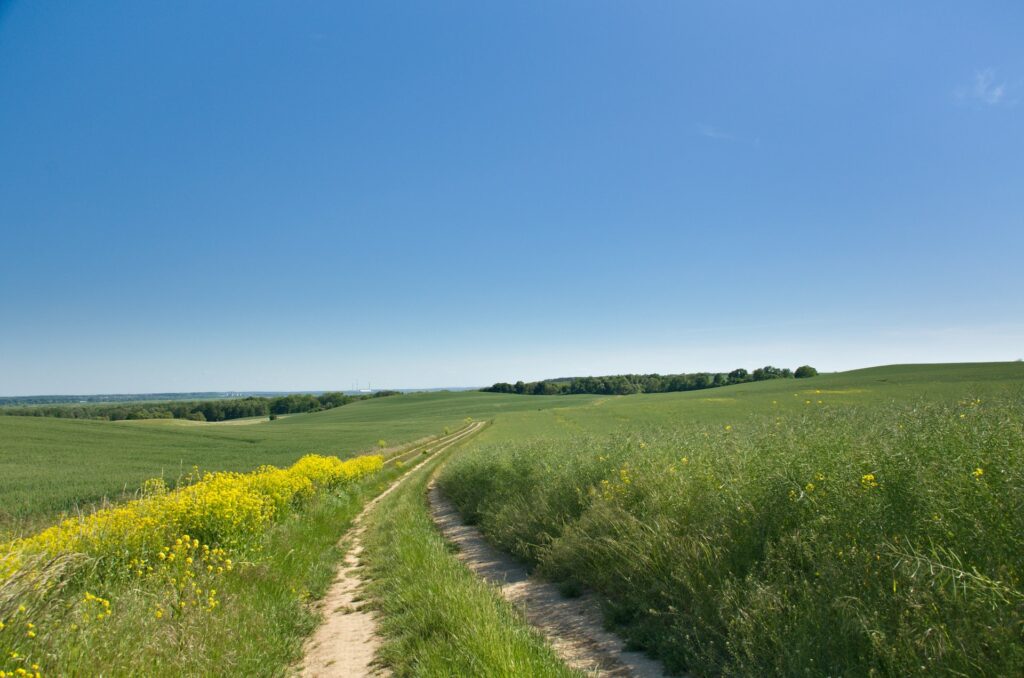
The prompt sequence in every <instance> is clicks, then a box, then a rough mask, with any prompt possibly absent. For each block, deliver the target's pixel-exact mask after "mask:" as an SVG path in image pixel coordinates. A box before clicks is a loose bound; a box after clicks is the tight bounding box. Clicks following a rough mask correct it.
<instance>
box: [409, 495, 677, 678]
mask: <svg viewBox="0 0 1024 678" xmlns="http://www.w3.org/2000/svg"><path fill="white" fill-rule="evenodd" d="M428 497H429V501H430V512H431V516H432V517H433V519H434V523H435V524H436V525H437V526H438V528H439V529H440V530H441V533H442V534H443V535H444V536H445V538H446V539H447V540H448V541H450V542H452V543H454V544H456V545H457V546H458V548H459V552H458V558H459V560H461V561H462V562H463V563H464V564H465V565H466V566H467V567H469V569H470V570H472V571H473V572H474V573H476V574H477V575H478V576H480V577H482V578H483V579H484V580H486V581H487V582H489V583H491V584H493V585H495V586H496V587H498V589H499V590H500V592H501V595H502V596H503V597H504V598H505V599H506V600H508V601H509V602H510V603H512V604H513V605H514V606H515V607H516V608H518V609H519V610H520V611H521V612H522V613H523V615H524V616H525V617H526V620H527V621H528V622H529V623H530V624H531V625H532V626H534V627H536V628H537V629H538V630H540V631H541V633H543V634H544V636H545V637H546V638H547V639H548V641H549V642H550V643H551V646H552V648H554V650H555V652H556V653H557V654H558V656H559V657H560V658H561V659H562V661H564V662H565V663H566V665H567V666H569V667H570V668H573V669H577V670H580V671H583V672H585V673H588V674H591V675H599V676H616V677H619V676H635V677H636V678H654V677H656V676H663V675H665V673H664V669H663V667H662V666H661V663H660V662H657V661H655V660H653V659H650V658H649V657H647V656H646V655H644V654H643V653H640V652H628V651H625V650H623V648H622V646H623V641H622V639H621V638H619V637H618V636H616V635H615V634H614V633H612V632H610V631H607V630H605V628H604V623H603V620H602V615H601V609H600V606H599V605H598V602H597V599H596V598H595V597H594V596H593V594H586V595H583V596H581V597H578V598H566V597H564V596H562V594H561V593H560V592H559V590H558V587H556V586H555V585H554V584H552V583H550V582H547V581H544V580H542V579H539V578H537V577H531V576H530V574H529V572H528V571H527V569H526V567H524V566H523V565H522V564H521V563H519V562H517V561H516V560H515V559H514V558H513V557H512V556H510V555H509V554H507V553H503V552H501V551H499V550H497V549H495V548H494V547H493V546H491V545H490V544H489V543H487V540H486V539H484V536H483V533H481V532H480V530H478V529H477V528H475V527H473V526H472V525H466V524H464V523H463V521H462V516H461V515H460V514H459V512H458V509H456V508H455V505H454V504H452V503H451V502H450V501H449V500H448V499H447V498H446V497H445V496H444V494H443V493H442V492H441V489H440V488H439V487H438V486H437V483H436V482H435V481H434V480H432V481H431V483H430V487H429V490H428Z"/></svg>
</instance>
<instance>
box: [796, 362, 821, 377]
mask: <svg viewBox="0 0 1024 678" xmlns="http://www.w3.org/2000/svg"><path fill="white" fill-rule="evenodd" d="M793 376H794V377H796V378H797V379H806V378H807V377H816V376H818V370H816V369H814V368H813V367H811V366H810V365H801V366H800V367H798V368H796V372H794V373H793Z"/></svg>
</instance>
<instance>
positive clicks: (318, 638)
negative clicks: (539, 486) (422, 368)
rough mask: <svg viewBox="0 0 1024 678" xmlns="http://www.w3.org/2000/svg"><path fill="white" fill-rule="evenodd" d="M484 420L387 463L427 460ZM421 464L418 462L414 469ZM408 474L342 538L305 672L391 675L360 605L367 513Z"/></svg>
mask: <svg viewBox="0 0 1024 678" xmlns="http://www.w3.org/2000/svg"><path fill="white" fill-rule="evenodd" d="M484 425H485V424H484V422H474V423H471V424H469V425H467V426H465V427H464V428H461V429H459V430H458V431H456V432H455V433H452V434H450V435H447V436H443V437H441V438H438V439H436V440H433V441H430V442H427V443H425V444H423V445H421V446H417V447H413V448H412V449H410V450H409V451H407V452H402V453H398V454H396V455H395V456H393V457H392V458H391V459H389V460H388V463H391V462H395V461H402V460H408V461H411V460H413V459H421V460H426V459H428V458H430V457H431V456H433V455H435V454H438V453H440V452H443V451H444V450H446V449H448V448H449V447H451V446H452V445H454V444H455V443H457V442H459V441H461V440H463V439H465V438H467V437H469V436H471V435H474V434H475V433H477V432H478V431H479V430H480V429H481V428H483V427H484ZM418 465H419V464H414V465H413V466H412V468H410V469H409V471H412V470H413V468H415V467H416V466H418ZM408 477H409V472H406V473H405V474H403V475H402V476H401V477H400V478H398V479H397V480H396V481H395V482H393V483H392V484H391V485H390V486H389V487H388V488H387V489H386V490H384V491H383V492H381V493H380V494H379V495H377V496H376V497H375V498H374V499H372V500H371V501H370V502H368V503H367V504H366V506H365V507H364V508H363V510H362V511H361V512H360V514H359V515H358V516H357V517H356V518H355V520H354V521H353V523H352V527H351V528H350V529H349V531H348V532H347V533H346V534H345V536H344V537H343V538H342V543H347V546H348V548H347V549H346V555H345V560H344V562H343V563H342V566H341V567H340V568H339V569H338V574H337V576H336V578H335V580H334V583H332V584H331V587H330V589H329V590H328V591H327V595H325V596H324V598H323V599H322V600H321V601H320V603H319V605H318V607H319V608H320V609H321V610H322V611H323V614H324V620H323V623H321V624H320V626H319V627H318V628H317V630H316V632H315V633H314V634H313V636H312V637H311V638H310V639H309V641H308V642H307V643H306V647H305V652H304V659H303V662H302V666H301V668H300V670H299V673H300V675H302V676H310V677H312V676H317V677H325V676H338V677H349V676H351V677H353V678H355V677H358V676H374V675H386V672H385V671H383V670H380V669H377V668H376V667H374V666H373V658H374V654H375V653H376V650H377V647H378V645H379V640H378V636H377V620H376V617H375V615H374V614H373V612H372V611H370V610H366V609H363V608H362V607H361V605H360V600H361V589H362V584H363V578H362V577H361V576H360V572H359V570H360V562H359V556H360V553H361V552H362V543H361V537H362V534H363V530H364V526H363V522H364V518H365V517H366V515H368V514H369V512H370V511H372V510H373V509H374V507H375V506H376V505H377V504H378V503H379V502H380V501H381V500H382V499H383V498H384V497H386V496H387V495H389V494H390V493H391V492H393V491H394V490H395V489H396V488H397V487H398V486H399V485H400V484H401V483H402V482H403V481H404V480H405V479H406V478H408Z"/></svg>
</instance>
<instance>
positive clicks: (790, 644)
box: [440, 395, 1024, 676]
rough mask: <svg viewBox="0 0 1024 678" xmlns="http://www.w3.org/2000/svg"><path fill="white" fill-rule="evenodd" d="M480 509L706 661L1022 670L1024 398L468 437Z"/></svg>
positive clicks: (743, 666)
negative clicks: (584, 432) (608, 431)
mask: <svg viewBox="0 0 1024 678" xmlns="http://www.w3.org/2000/svg"><path fill="white" fill-rule="evenodd" d="M440 482H441V483H442V486H443V488H444V490H445V492H446V493H447V494H448V496H450V497H451V498H452V499H453V500H454V501H455V502H456V504H457V505H459V506H460V508H461V510H462V511H463V512H464V515H466V516H467V517H469V518H471V519H473V520H476V521H478V522H479V524H480V526H481V528H482V529H483V531H484V532H485V533H486V534H487V535H488V537H489V538H490V539H491V540H492V541H493V542H495V543H496V544H497V545H499V546H500V547H502V548H505V549H506V550H509V551H511V552H513V553H515V554H517V555H519V556H521V557H523V558H526V559H528V560H530V561H532V562H534V563H536V564H537V565H538V566H539V567H540V569H541V571H542V572H544V573H545V574H546V575H548V576H550V577H551V578H552V579H554V580H556V581H562V582H566V583H567V584H569V585H571V586H573V587H575V586H579V585H583V586H587V587H590V588H592V589H595V590H596V591H598V592H599V593H600V594H601V595H602V596H603V598H604V599H605V600H606V603H607V610H608V613H609V619H610V620H611V621H612V622H613V623H614V624H616V625H617V626H618V627H619V629H620V630H621V631H622V632H623V633H624V634H625V635H626V636H627V637H628V638H629V639H630V640H631V641H632V642H633V643H635V644H636V645H638V646H640V647H644V648H647V649H648V650H650V651H652V652H653V653H654V654H656V655H657V656H659V657H660V658H661V659H662V660H663V661H664V662H665V663H666V665H667V666H668V667H669V668H671V669H674V670H680V671H681V670H687V671H690V672H693V673H696V674H699V675H718V674H723V673H724V674H726V675H791V676H795V675H910V674H927V675H992V676H997V675H1018V674H1019V673H1020V671H1021V668H1022V667H1024V637H1022V635H1021V634H1022V630H1024V503H1022V502H1024V499H1022V497H1024V398H1021V397H1020V395H1017V396H1015V397H1014V396H1007V397H1002V398H999V399H992V400H991V401H989V400H986V401H985V402H981V401H979V400H977V399H965V400H961V401H959V402H955V403H950V404H939V403H918V404H914V405H905V406H893V405H891V404H890V405H886V406H876V407H870V408H853V409H847V408H833V407H830V406H829V405H828V404H827V402H824V403H823V402H822V401H815V402H812V401H811V400H810V399H808V400H807V401H806V404H805V405H804V409H803V411H802V412H798V413H792V412H789V413H784V412H783V411H781V409H780V412H779V414H778V415H776V416H771V415H769V416H761V415H759V416H750V415H747V416H741V415H740V414H739V413H737V416H736V417H735V418H734V419H733V420H732V423H729V424H718V425H715V426H700V425H686V424H672V425H668V423H667V422H663V424H662V426H661V427H660V428H659V427H654V426H643V427H634V428H632V429H628V428H627V429H626V430H624V431H623V432H621V433H620V434H618V435H613V436H601V437H579V438H577V439H575V440H566V439H563V440H554V441H552V440H544V439H541V440H539V441H533V442H530V441H518V442H517V441H511V442H504V443H499V444H492V445H489V446H480V447H477V448H475V449H473V450H470V451H468V452H464V453H462V454H460V455H459V456H458V457H456V458H455V459H453V460H452V462H451V463H450V464H449V465H448V466H447V467H446V469H445V470H444V472H443V474H442V476H441V479H440Z"/></svg>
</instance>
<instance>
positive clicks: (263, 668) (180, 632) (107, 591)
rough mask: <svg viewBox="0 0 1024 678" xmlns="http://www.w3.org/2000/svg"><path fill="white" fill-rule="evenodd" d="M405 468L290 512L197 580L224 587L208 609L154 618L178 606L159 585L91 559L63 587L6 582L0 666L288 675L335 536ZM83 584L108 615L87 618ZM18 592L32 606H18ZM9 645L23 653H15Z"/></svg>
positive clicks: (334, 557)
mask: <svg viewBox="0 0 1024 678" xmlns="http://www.w3.org/2000/svg"><path fill="white" fill-rule="evenodd" d="M400 473H401V471H400V470H399V469H395V468H394V467H386V468H385V470H384V471H382V472H381V473H379V474H377V475H375V476H373V477H370V478H367V479H365V480H363V481H361V482H358V483H355V484H352V485H347V486H343V487H341V488H338V489H335V490H332V491H329V492H327V493H324V494H321V495H320V496H317V497H315V498H313V499H311V500H310V501H308V502H307V503H306V504H305V505H303V506H301V507H300V510H296V511H294V512H293V513H291V514H290V515H289V516H288V517H287V518H285V520H283V521H282V522H281V523H279V524H277V525H276V526H274V527H273V528H272V529H271V531H270V532H268V534H267V535H266V538H265V540H264V545H263V548H262V549H261V550H260V551H259V552H258V555H257V556H256V558H255V559H254V560H252V561H249V562H246V563H242V564H240V565H239V566H238V567H237V568H236V569H235V570H234V571H233V572H230V573H227V574H224V575H222V576H220V577H217V578H216V580H215V582H208V583H204V582H200V584H202V585H203V586H204V588H206V587H208V586H216V587H217V588H218V589H219V591H218V598H219V600H220V605H219V606H218V607H217V608H216V609H215V610H214V611H213V612H212V613H211V612H206V611H204V610H200V609H196V610H187V611H186V612H185V613H184V614H182V615H180V616H179V615H175V616H174V617H173V618H172V617H170V616H164V617H163V618H162V619H157V618H156V616H155V614H154V610H155V609H156V608H157V607H160V608H161V609H164V610H168V609H169V608H170V607H171V606H172V605H171V604H170V601H169V600H168V599H167V598H166V592H165V591H164V590H163V589H162V588H161V587H160V586H159V585H157V584H147V583H141V584H140V583H139V581H137V580H135V579H133V578H131V577H124V578H118V577H117V576H111V574H110V573H109V572H97V571H91V570H90V568H89V567H88V564H87V563H86V564H85V566H84V567H83V565H82V564H79V565H78V566H77V570H78V571H77V573H76V574H74V575H73V576H71V577H69V578H67V580H66V581H65V588H64V590H63V591H62V592H61V593H60V594H59V595H49V596H46V597H44V598H38V597H35V596H33V594H32V593H31V592H25V591H22V592H21V594H20V597H19V598H18V600H16V601H13V602H12V599H10V597H9V596H10V595H12V594H13V593H15V591H13V590H12V589H13V588H15V587H12V586H11V585H10V582H7V583H4V584H3V585H2V586H0V616H2V617H3V619H4V620H5V622H6V624H7V628H6V629H4V630H3V631H2V632H0V633H4V634H6V636H4V637H0V648H3V656H2V657H0V670H8V671H12V670H14V669H16V668H18V667H24V668H28V667H29V666H30V665H31V664H32V663H38V664H39V665H40V667H41V670H42V672H43V674H44V675H108V676H140V675H153V676H156V675H166V674H167V672H168V671H169V670H171V667H173V673H174V674H176V675H195V676H200V675H245V676H277V675H282V674H283V673H284V672H285V669H286V668H287V667H288V666H290V665H292V664H294V663H295V662H296V661H298V660H299V659H300V658H301V651H302V645H303V642H304V639H305V638H306V637H307V636H308V635H309V634H310V633H311V632H312V631H313V629H314V628H315V626H316V624H317V622H318V616H317V615H316V614H314V613H313V612H312V611H311V609H310V606H309V601H311V600H313V599H316V598H319V597H322V595H323V594H324V592H325V591H326V589H327V587H328V586H329V585H330V583H331V581H332V580H333V578H334V575H335V571H336V569H337V566H338V563H339V561H340V560H341V559H342V557H343V556H344V553H343V552H342V551H341V550H340V549H339V548H338V546H337V544H338V539H339V537H340V536H341V535H342V534H343V533H344V532H345V530H346V529H347V528H348V526H349V525H350V524H351V521H352V519H353V518H354V517H355V516H356V515H357V514H358V513H359V511H360V510H361V508H362V506H363V505H364V504H365V502H366V501H367V500H368V499H369V498H371V497H373V496H375V495H377V494H378V493H379V492H380V491H381V490H382V489H383V488H384V487H386V486H387V485H388V484H389V483H390V482H391V481H392V480H393V479H394V478H395V477H397V476H398V475H399V474H400ZM85 592H90V593H93V594H95V595H98V596H100V597H102V598H105V599H107V600H109V601H110V608H109V609H110V611H111V615H110V616H109V617H107V618H106V619H103V620H102V621H88V620H85V618H84V617H83V614H82V613H83V612H84V611H86V610H90V609H93V608H96V609H97V610H98V609H99V608H98V607H96V605H95V604H94V603H91V602H86V601H84V595H85ZM18 602H21V603H26V602H27V603H28V605H27V608H28V609H27V610H26V611H25V612H23V613H18V612H16V611H15V608H14V607H13V606H14V605H16V604H17V603H18ZM94 611H95V610H94ZM29 622H32V623H35V625H36V626H35V631H36V633H37V636H36V637H35V638H33V639H28V638H26V637H25V635H24V634H25V633H26V631H25V629H26V628H27V624H28V623H29ZM72 624H75V625H76V626H77V628H76V627H74V626H72ZM12 634H13V635H12ZM11 651H15V652H17V653H18V654H19V655H20V657H21V658H18V659H12V658H10V655H9V653H10V652H11Z"/></svg>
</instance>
